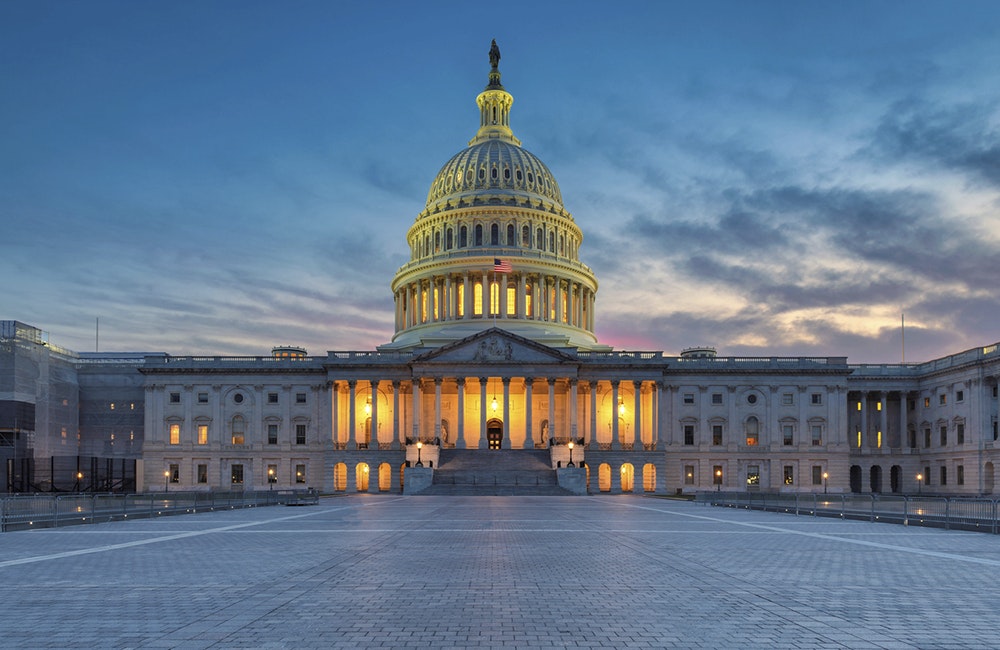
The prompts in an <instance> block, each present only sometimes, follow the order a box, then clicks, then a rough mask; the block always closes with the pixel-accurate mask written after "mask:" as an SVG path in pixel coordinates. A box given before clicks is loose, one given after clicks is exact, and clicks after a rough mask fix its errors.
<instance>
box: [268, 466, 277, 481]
mask: <svg viewBox="0 0 1000 650" xmlns="http://www.w3.org/2000/svg"><path fill="white" fill-rule="evenodd" d="M267 482H268V483H277V482H278V466H277V465H268V466H267Z"/></svg>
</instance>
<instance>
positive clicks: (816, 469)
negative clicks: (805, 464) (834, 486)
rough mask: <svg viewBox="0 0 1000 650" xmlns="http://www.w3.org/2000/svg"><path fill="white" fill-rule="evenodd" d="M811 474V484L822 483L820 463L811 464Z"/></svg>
mask: <svg viewBox="0 0 1000 650" xmlns="http://www.w3.org/2000/svg"><path fill="white" fill-rule="evenodd" d="M812 475H813V476H812V478H813V485H822V484H823V466H822V465H813V466H812Z"/></svg>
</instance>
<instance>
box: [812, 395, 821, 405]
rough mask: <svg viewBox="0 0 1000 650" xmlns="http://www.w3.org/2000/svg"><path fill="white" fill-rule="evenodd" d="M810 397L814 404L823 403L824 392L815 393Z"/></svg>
mask: <svg viewBox="0 0 1000 650" xmlns="http://www.w3.org/2000/svg"><path fill="white" fill-rule="evenodd" d="M810 399H811V401H812V403H813V405H814V406H819V405H820V404H822V403H823V393H813V394H812V396H811V398H810Z"/></svg>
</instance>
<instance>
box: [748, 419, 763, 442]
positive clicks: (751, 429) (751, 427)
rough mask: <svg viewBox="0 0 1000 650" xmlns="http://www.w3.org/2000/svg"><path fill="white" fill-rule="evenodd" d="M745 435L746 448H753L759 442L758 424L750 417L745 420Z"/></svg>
mask: <svg viewBox="0 0 1000 650" xmlns="http://www.w3.org/2000/svg"><path fill="white" fill-rule="evenodd" d="M746 434H747V435H746V438H747V446H749V447H754V446H756V445H757V443H758V442H760V422H759V421H758V420H757V418H755V417H754V416H752V415H751V416H750V417H749V418H747V422H746Z"/></svg>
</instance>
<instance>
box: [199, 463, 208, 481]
mask: <svg viewBox="0 0 1000 650" xmlns="http://www.w3.org/2000/svg"><path fill="white" fill-rule="evenodd" d="M198 482H199V483H208V465H198Z"/></svg>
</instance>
